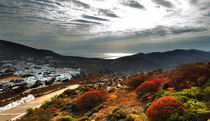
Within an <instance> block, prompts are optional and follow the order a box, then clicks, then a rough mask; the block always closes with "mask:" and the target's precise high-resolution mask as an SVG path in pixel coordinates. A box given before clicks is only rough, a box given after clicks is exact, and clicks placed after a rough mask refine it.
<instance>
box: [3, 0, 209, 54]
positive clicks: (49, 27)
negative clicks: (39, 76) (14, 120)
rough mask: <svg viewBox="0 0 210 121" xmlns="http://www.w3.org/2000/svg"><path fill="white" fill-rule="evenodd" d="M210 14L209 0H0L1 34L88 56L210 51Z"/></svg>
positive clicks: (7, 38) (26, 42)
mask: <svg viewBox="0 0 210 121" xmlns="http://www.w3.org/2000/svg"><path fill="white" fill-rule="evenodd" d="M157 5H158V6H160V7H157ZM209 13H210V5H209V1H208V0H200V1H199V0H141V1H139V0H131V1H130V0H22V1H20V0H12V1H11V0H0V28H1V29H0V37H1V38H0V39H5V40H11V41H13V42H18V43H22V44H26V45H30V46H33V47H36V48H43V49H50V50H54V51H56V52H59V53H61V54H67V55H68V54H69V55H81V56H83V55H84V56H88V55H89V56H91V57H92V56H94V54H95V55H96V56H98V57H99V56H100V55H102V53H136V52H140V51H145V52H149V51H161V50H169V49H170V48H194V47H195V48H196V47H199V48H201V49H202V47H203V48H204V49H206V50H208V48H207V45H209V42H208V41H207V39H204V38H202V37H206V36H209V35H210V17H209V16H210V15H209ZM195 38H196V39H195ZM206 38H209V37H206ZM199 41H200V44H199ZM202 42H205V43H202ZM40 43H41V44H40ZM174 44H175V45H174ZM196 44H197V45H199V46H196ZM199 48H198V49H199Z"/></svg>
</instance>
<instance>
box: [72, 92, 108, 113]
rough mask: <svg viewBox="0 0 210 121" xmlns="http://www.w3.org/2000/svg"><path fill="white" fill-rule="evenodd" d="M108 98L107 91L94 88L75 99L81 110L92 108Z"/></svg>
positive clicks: (77, 106)
mask: <svg viewBox="0 0 210 121" xmlns="http://www.w3.org/2000/svg"><path fill="white" fill-rule="evenodd" d="M106 98H107V93H106V92H105V91H102V90H92V91H88V92H85V93H84V94H82V95H81V96H79V97H78V98H77V99H76V101H75V106H76V108H77V109H79V110H87V109H91V108H93V107H95V106H97V105H99V104H100V103H102V102H104V101H105V100H106Z"/></svg>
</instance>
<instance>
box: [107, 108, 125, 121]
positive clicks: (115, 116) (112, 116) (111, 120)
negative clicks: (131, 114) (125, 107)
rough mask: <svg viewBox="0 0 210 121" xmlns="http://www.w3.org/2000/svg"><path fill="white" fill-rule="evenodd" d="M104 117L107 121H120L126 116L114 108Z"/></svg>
mask: <svg viewBox="0 0 210 121" xmlns="http://www.w3.org/2000/svg"><path fill="white" fill-rule="evenodd" d="M106 117H107V119H108V121H118V120H121V119H126V118H127V115H126V114H125V113H124V112H123V111H122V110H120V108H116V109H114V110H113V111H112V112H111V113H108V114H107V116H106Z"/></svg>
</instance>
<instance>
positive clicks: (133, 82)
mask: <svg viewBox="0 0 210 121" xmlns="http://www.w3.org/2000/svg"><path fill="white" fill-rule="evenodd" d="M148 77H149V76H148V75H147V74H140V75H137V76H134V77H132V78H130V79H128V80H127V81H126V84H127V85H128V86H129V87H130V88H132V89H135V88H136V87H138V86H139V85H140V84H141V83H143V82H144V81H145V80H146V79H148Z"/></svg>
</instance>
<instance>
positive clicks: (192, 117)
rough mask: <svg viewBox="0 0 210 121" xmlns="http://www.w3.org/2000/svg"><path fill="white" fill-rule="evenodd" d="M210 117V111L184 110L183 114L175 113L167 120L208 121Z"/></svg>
mask: <svg viewBox="0 0 210 121" xmlns="http://www.w3.org/2000/svg"><path fill="white" fill-rule="evenodd" d="M209 118H210V113H196V112H191V111H188V110H186V111H184V112H183V114H179V113H174V114H173V115H171V116H170V118H168V119H167V121H207V120H208V119H209Z"/></svg>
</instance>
